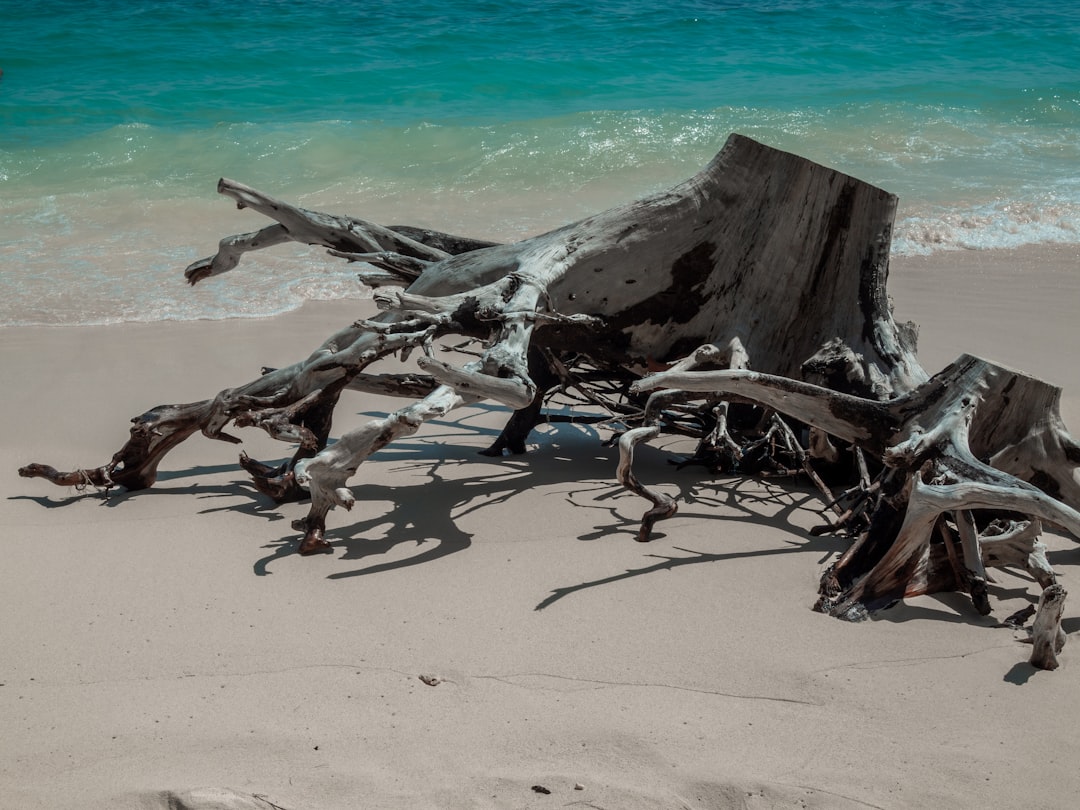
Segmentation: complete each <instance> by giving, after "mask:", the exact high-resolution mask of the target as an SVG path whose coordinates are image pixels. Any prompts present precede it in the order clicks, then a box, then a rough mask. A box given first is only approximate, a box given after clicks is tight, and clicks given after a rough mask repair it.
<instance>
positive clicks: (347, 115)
mask: <svg viewBox="0 0 1080 810" xmlns="http://www.w3.org/2000/svg"><path fill="white" fill-rule="evenodd" d="M0 20H2V22H0V70H2V71H3V74H2V76H0V325H19V324H92V323H93V324H96V323H114V322H120V321H153V320H160V319H197V318H227V317H241V316H260V315H267V314H271V313H275V312H280V311H283V310H287V309H292V308H295V307H297V306H299V305H300V303H302V302H303V301H304V300H306V299H313V298H339V297H360V296H362V295H364V294H365V293H364V292H363V290H362V289H360V288H359V286H358V285H357V283H356V282H355V280H354V275H353V272H352V269H351V268H349V267H348V266H347V265H345V264H344V263H341V262H338V261H334V260H330V259H329V258H328V257H326V256H325V255H324V254H323V253H322V252H321V251H317V250H314V249H301V248H299V247H293V246H285V247H281V248H276V249H274V250H273V251H272V252H271V251H268V252H267V253H266V254H265V255H262V256H258V257H253V258H252V259H251V260H250V261H248V262H247V263H246V264H245V265H242V268H241V269H238V270H236V271H234V272H233V273H230V274H228V275H226V276H223V277H221V278H219V279H214V280H212V281H211V282H210V283H207V284H205V285H200V286H199V287H197V288H195V289H191V288H188V287H187V286H186V285H185V284H184V281H183V276H182V271H183V269H184V267H185V266H186V265H187V264H188V263H189V262H191V261H193V260H195V259H197V258H200V257H202V256H206V255H209V254H211V253H213V252H214V250H215V249H216V244H217V240H218V239H219V238H220V237H222V236H224V235H227V234H232V233H239V232H245V231H251V230H255V229H257V228H259V227H262V226H263V225H264V224H266V221H265V220H263V219H261V218H260V217H259V216H258V215H256V214H253V213H251V212H247V211H237V210H235V208H234V207H233V206H232V205H231V204H230V202H229V201H227V200H225V199H224V198H220V197H218V196H217V194H216V193H215V184H216V181H217V179H218V177H220V176H227V177H231V178H234V179H236V180H240V181H242V182H245V183H247V184H249V185H253V186H255V187H257V188H260V189H262V190H264V191H266V192H268V193H271V194H273V195H275V196H279V197H282V198H285V199H288V200H290V201H294V202H298V203H299V204H301V205H304V206H306V207H309V208H317V209H319V208H321V209H324V210H328V211H332V212H338V213H349V214H354V215H356V216H361V217H364V218H367V219H371V220H374V221H377V222H383V223H386V224H395V223H410V224H422V225H429V226H433V227H437V228H441V229H444V230H450V231H458V232H463V233H467V234H470V235H474V236H482V237H487V238H495V239H516V238H521V237H524V236H527V235H530V234H533V233H537V232H540V231H543V230H546V229H549V228H552V227H555V226H557V225H560V224H563V223H564V222H567V221H570V220H573V219H576V218H579V217H581V216H583V215H585V214H588V213H592V212H594V211H597V210H600V209H603V208H606V207H609V206H611V205H614V204H617V203H620V202H624V201H627V200H629V199H632V198H634V197H637V196H640V195H642V194H646V193H649V192H652V191H655V190H658V189H661V188H663V187H666V186H669V185H672V184H674V183H676V182H678V181H680V180H682V179H684V178H686V177H688V176H690V175H691V174H693V173H694V172H696V171H697V170H698V169H699V168H701V167H702V166H703V165H704V164H705V163H706V162H708V160H709V159H710V158H711V157H712V156H713V155H714V154H715V153H716V152H717V151H718V150H719V149H720V147H721V146H722V145H723V143H724V140H725V139H726V137H727V135H728V134H729V133H730V132H733V131H737V132H741V133H744V134H746V135H749V136H751V137H754V138H757V139H759V140H762V141H764V142H766V143H769V144H771V145H773V146H777V147H779V148H782V149H787V150H790V151H794V152H798V153H800V154H802V155H805V156H807V157H809V158H811V159H813V160H816V161H819V162H821V163H825V164H827V165H830V166H833V167H836V168H838V169H841V170H842V171H845V172H848V173H850V174H854V175H856V176H858V177H860V178H862V179H864V180H867V181H869V182H872V183H875V184H877V185H880V186H883V187H884V188H886V189H888V190H890V191H892V192H894V193H896V194H898V195H900V198H901V208H900V213H899V219H898V230H897V238H896V241H895V244H894V251H895V252H898V253H925V252H932V251H941V250H956V249H986V248H994V247H1010V246H1015V245H1021V244H1027V243H1040V242H1068V243H1080V5H1077V4H1075V3H1069V2H1063V0H1029V1H1028V2H1025V3H1019V2H1016V0H1012V2H1006V0H981V2H977V3H976V2H963V1H962V0H954V2H926V1H923V0H903V1H897V0H861V1H860V2H848V1H847V0H778V1H777V2H768V1H767V0H761V2H749V1H745V2H740V1H739V0H728V1H727V2H721V1H719V0H712V1H706V0H690V1H689V2H679V3H675V4H659V3H656V2H655V0H650V2H643V1H642V0H534V2H531V3H529V4H520V5H517V4H509V3H494V2H484V1H480V2H477V0H471V1H470V2H461V0H410V2H378V1H377V0H366V1H365V2H350V0H335V2H328V1H327V2H321V1H317V0H291V1H290V2H284V1H283V0H282V1H278V0H245V2H210V0H186V2H175V1H174V0H157V2H120V1H119V0H118V1H117V2H95V1H94V0H35V2H25V0H20V1H19V2H14V1H13V0H0ZM1078 272H1080V268H1078Z"/></svg>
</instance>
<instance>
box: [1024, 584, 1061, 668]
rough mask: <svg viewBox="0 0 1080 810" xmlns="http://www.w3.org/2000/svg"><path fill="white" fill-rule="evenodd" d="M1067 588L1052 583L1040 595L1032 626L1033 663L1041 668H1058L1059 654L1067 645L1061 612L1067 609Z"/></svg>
mask: <svg viewBox="0 0 1080 810" xmlns="http://www.w3.org/2000/svg"><path fill="white" fill-rule="evenodd" d="M1065 596H1066V593H1065V589H1064V588H1062V587H1061V586H1060V585H1051V586H1050V587H1048V588H1047V589H1046V590H1044V591H1043V592H1042V596H1040V597H1039V608H1038V610H1037V611H1036V613H1035V622H1034V623H1033V624H1032V626H1031V643H1032V645H1033V649H1032V651H1031V664H1032V666H1035V667H1038V668H1039V669H1050V670H1054V669H1057V668H1058V660H1057V654H1058V653H1059V652H1061V650H1062V648H1064V646H1065V631H1064V630H1062V629H1061V614H1062V612H1063V611H1064V610H1065Z"/></svg>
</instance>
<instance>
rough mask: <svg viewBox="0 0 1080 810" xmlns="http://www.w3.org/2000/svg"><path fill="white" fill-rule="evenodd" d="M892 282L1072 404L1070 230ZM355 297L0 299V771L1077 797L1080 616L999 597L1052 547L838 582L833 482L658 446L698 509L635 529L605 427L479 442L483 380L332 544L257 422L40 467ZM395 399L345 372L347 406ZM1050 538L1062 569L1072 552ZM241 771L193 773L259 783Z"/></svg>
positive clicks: (372, 793)
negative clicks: (240, 449)
mask: <svg viewBox="0 0 1080 810" xmlns="http://www.w3.org/2000/svg"><path fill="white" fill-rule="evenodd" d="M890 290H891V292H892V295H893V298H894V299H895V302H896V315H897V317H898V318H899V319H912V320H915V321H917V322H920V323H921V325H922V339H921V341H920V344H921V349H920V357H921V358H922V360H923V364H924V365H925V367H926V368H927V369H928V370H930V371H936V370H938V369H939V368H940V367H942V366H943V365H945V364H946V363H947V362H948V361H949V360H952V359H953V358H955V357H956V356H958V355H959V354H960V353H962V352H969V353H973V354H979V355H982V356H985V357H988V358H990V359H994V360H998V361H1001V362H1003V363H1005V364H1007V365H1012V366H1017V367H1020V368H1023V369H1024V370H1026V371H1028V372H1030V373H1032V374H1035V375H1037V376H1041V377H1044V378H1046V379H1048V380H1049V381H1052V382H1054V383H1056V384H1059V385H1061V386H1062V387H1063V388H1064V390H1065V395H1064V400H1063V407H1062V410H1063V414H1064V416H1065V418H1066V421H1067V422H1070V423H1071V424H1073V425H1074V426H1076V429H1077V430H1078V431H1080V370H1078V369H1077V366H1076V363H1075V359H1074V357H1073V355H1072V348H1073V346H1074V345H1075V343H1076V339H1077V337H1078V327H1077V324H1076V321H1075V320H1074V318H1073V310H1074V308H1075V306H1076V304H1077V302H1078V301H1080V296H1078V293H1080V259H1078V251H1077V249H1076V248H1067V249H1066V248H1061V249H1049V248H1040V249H1037V250H1036V249H1031V250H1025V251H1020V252H1015V253H980V254H975V253H956V254H944V255H939V256H936V257H933V258H931V259H925V260H924V259H907V260H897V261H894V264H893V278H892V281H891V283H890ZM356 307H357V305H356V304H355V303H349V304H340V303H338V304H324V305H318V306H309V307H307V308H305V309H304V310H303V311H301V312H298V313H295V314H292V315H288V316H284V317H280V318H276V319H273V320H263V321H233V322H217V323H215V322H204V323H186V324H155V325H150V326H125V327H104V328H97V327H95V328H72V329H62V328H61V329H6V330H2V331H0V363H2V365H0V368H2V370H3V372H4V376H5V379H6V380H7V384H6V385H5V386H4V389H3V394H2V397H0V419H2V420H3V421H2V423H3V424H4V426H5V430H4V433H5V438H4V442H3V445H4V451H3V456H2V457H3V466H4V467H6V468H7V470H8V477H7V479H6V480H7V482H8V484H7V492H8V495H7V497H6V498H5V499H3V500H2V501H0V510H2V514H0V523H2V525H3V526H4V527H5V531H4V541H5V542H4V552H5V555H4V560H3V564H2V565H0V606H2V609H3V613H2V616H3V620H2V622H0V729H2V730H3V733H2V734H0V807H2V808H12V810H16V809H17V810H34V809H36V808H42V809H45V808H47V809H48V810H64V809H65V808H104V807H108V808H128V807H147V808H161V807H165V806H169V805H168V804H167V802H168V801H169V799H168V797H166V796H164V795H163V794H162V792H163V791H174V792H176V793H178V794H179V793H182V792H184V791H189V790H191V789H194V788H200V787H203V788H214V789H221V788H229V789H231V790H234V791H237V792H238V793H239V794H248V795H250V794H258V795H262V796H265V797H266V799H267V800H268V801H269V802H272V803H273V805H274V806H279V807H282V808H286V809H287V810H339V809H340V810H346V808H348V809H349V810H353V809H354V808H410V809H415V808H440V810H441V809H444V808H449V809H451V810H452V809H453V808H487V807H497V808H530V807H537V808H549V807H567V806H574V807H593V808H604V809H605V810H634V809H635V808H728V807H748V808H766V807H782V808H788V807H791V808H806V807H819V808H861V807H878V808H926V807H949V808H964V807H972V808H975V807H978V808H986V807H1018V806H1025V807H1033V808H1057V807H1060V808H1072V807H1074V806H1075V802H1076V797H1077V796H1078V795H1080V772H1078V769H1077V767H1076V753H1077V739H1078V737H1077V728H1078V726H1080V701H1078V699H1077V696H1078V692H1077V690H1078V685H1077V672H1078V671H1080V664H1078V660H1080V646H1078V647H1077V649H1073V647H1072V646H1071V645H1070V646H1067V647H1066V648H1065V651H1064V653H1063V654H1062V656H1061V660H1062V667H1061V668H1060V669H1059V670H1057V671H1056V672H1053V673H1045V672H1036V671H1035V670H1033V669H1032V668H1031V667H1030V666H1029V665H1028V664H1027V663H1026V661H1027V657H1028V655H1029V654H1030V648H1029V647H1027V646H1025V645H1021V644H1020V643H1018V641H1017V640H1016V639H1017V638H1018V637H1019V634H1017V633H1014V632H1012V631H1010V630H1006V629H1001V628H996V627H993V624H994V623H995V621H997V620H1000V619H1001V618H1003V617H1004V616H1007V615H1008V614H1009V613H1012V612H1013V611H1014V610H1016V609H1018V608H1020V607H1022V606H1024V605H1025V604H1027V603H1029V602H1030V601H1032V600H1033V599H1034V598H1035V596H1036V593H1037V591H1036V587H1035V586H1034V583H1033V582H1031V581H1030V580H1029V579H1027V578H1024V577H1018V576H1017V577H1014V576H1011V575H1005V576H1003V577H1001V581H1000V583H999V584H998V585H997V586H994V587H992V590H991V600H992V604H993V607H994V617H991V618H988V619H981V618H979V617H977V616H975V615H974V614H973V611H972V610H971V608H970V604H969V603H968V601H967V599H966V598H964V597H960V596H945V597H940V598H935V597H926V598H921V599H917V600H913V601H911V602H910V603H908V604H906V605H903V606H900V607H897V608H895V609H893V610H890V611H886V612H885V613H883V614H881V616H880V618H879V620H878V621H874V622H869V623H864V624H861V625H851V624H846V623H843V622H841V621H837V620H835V619H831V618H827V617H825V616H822V615H819V614H816V613H814V612H812V611H811V610H810V607H811V605H812V604H813V602H814V598H815V595H816V587H817V579H818V574H819V571H820V569H821V567H822V566H823V565H824V564H825V563H827V562H828V561H829V560H830V559H831V558H832V555H834V554H835V553H836V552H837V551H838V550H840V549H842V547H843V541H841V540H838V539H835V538H827V537H826V538H813V537H810V536H809V535H808V534H807V531H806V530H807V528H808V527H810V526H812V525H815V524H816V523H817V522H819V521H818V516H817V509H818V508H819V505H820V504H819V500H818V498H817V497H816V495H815V494H814V493H813V492H812V491H810V490H809V489H805V488H796V489H785V488H783V487H781V486H779V485H776V484H767V483H762V482H758V481H748V480H738V479H731V480H708V479H705V478H703V477H702V476H701V475H700V473H698V472H692V471H688V470H687V471H682V472H680V471H676V470H675V469H674V468H672V467H670V466H668V465H667V464H666V461H665V455H664V453H662V452H660V451H655V452H645V453H642V454H641V457H640V461H639V466H638V472H639V475H640V476H641V477H642V478H643V479H645V480H648V481H651V482H658V483H660V484H661V485H663V486H664V487H666V489H667V491H669V492H673V493H678V494H679V495H680V498H681V510H680V513H679V515H678V516H677V517H676V518H674V519H672V520H670V521H668V522H666V523H664V524H661V525H660V526H659V527H658V529H659V534H660V535H661V536H660V537H659V538H658V539H657V540H655V541H654V542H653V543H651V544H649V545H640V544H638V543H635V542H634V541H633V536H634V531H635V529H636V522H637V519H638V517H639V516H640V514H641V512H642V511H643V509H644V505H643V502H641V501H640V500H639V499H637V498H635V497H634V496H631V495H628V494H624V493H623V492H622V491H621V490H620V488H619V487H618V486H617V485H616V484H615V483H614V480H613V474H614V466H615V463H614V455H613V452H612V451H611V450H610V449H605V448H603V447H601V446H600V445H599V442H598V438H597V435H596V434H595V433H593V432H592V431H590V430H587V429H582V428H574V427H569V426H564V427H558V428H548V429H543V430H540V431H538V433H537V434H536V435H535V436H534V444H535V449H534V450H533V451H532V452H531V453H530V454H528V455H527V456H525V457H520V458H512V459H506V460H502V461H493V460H491V459H486V458H481V457H478V456H476V454H475V451H476V450H477V449H479V448H481V447H483V446H485V445H486V444H487V443H488V442H490V440H491V438H492V436H493V435H494V432H495V431H497V429H498V428H499V427H500V426H501V420H502V419H503V418H504V416H505V413H504V412H502V411H500V410H498V409H495V408H489V407H484V408H474V409H469V410H463V411H461V412H457V413H453V414H451V415H450V416H449V417H448V418H447V419H445V420H443V421H439V422H436V423H434V424H431V425H428V426H427V427H426V428H425V429H423V430H422V431H421V432H420V433H419V434H417V435H416V436H414V437H412V438H410V439H407V440H404V441H401V442H399V443H398V444H396V445H393V446H392V447H391V448H389V449H387V450H386V451H383V452H382V453H380V454H378V456H376V457H375V458H374V459H372V460H371V461H370V462H369V463H367V464H365V465H364V466H363V467H362V468H361V471H360V473H359V474H358V475H357V477H356V478H355V479H354V480H353V482H352V483H353V487H354V491H355V492H356V495H357V497H358V504H357V507H356V508H355V509H354V510H353V511H352V512H351V513H346V512H342V511H340V510H338V511H335V512H333V513H331V516H330V520H329V524H330V529H329V532H328V538H329V539H330V540H331V541H332V542H333V543H334V546H335V548H334V553H333V554H332V555H323V556H319V557H315V558H300V557H298V556H296V555H295V554H293V553H292V549H293V548H294V543H295V540H296V533H295V532H294V531H293V530H292V529H290V527H289V521H290V520H292V519H293V518H295V517H298V516H301V515H303V514H304V513H305V512H306V506H304V505H299V504H292V505H286V506H283V507H274V506H272V505H270V504H269V503H268V502H267V501H266V500H265V499H263V498H262V497H260V496H258V495H257V494H256V493H254V491H253V490H252V489H251V488H250V487H248V486H247V485H246V484H245V483H244V477H243V475H242V474H241V473H240V471H239V470H238V468H237V467H236V465H235V458H236V452H237V448H236V447H234V446H232V445H227V444H224V443H218V442H210V441H207V440H206V439H203V438H202V437H195V438H193V439H191V440H190V441H189V442H187V443H186V444H185V445H183V446H181V447H180V448H179V449H178V450H176V451H175V452H174V453H173V454H172V455H171V456H170V457H169V458H168V459H167V460H166V461H165V463H164V464H163V465H162V470H163V471H164V474H163V475H162V477H161V480H160V481H159V483H158V485H157V486H156V487H154V488H153V489H152V490H150V491H147V492H141V493H134V494H124V493H117V494H115V495H114V496H113V497H111V498H109V499H108V500H102V499H101V498H100V497H97V496H95V495H93V494H89V495H81V496H80V495H78V494H77V493H75V492H72V491H67V490H62V489H57V488H55V487H52V486H51V485H49V484H47V483H45V482H43V481H39V480H34V481H30V480H24V479H20V478H18V477H16V475H15V469H16V467H18V466H20V465H21V464H24V463H27V462H30V461H41V462H46V463H51V464H54V465H55V466H59V467H68V468H69V467H75V466H91V465H98V464H102V463H104V462H106V461H107V460H108V458H109V456H110V455H111V454H112V452H114V451H115V450H116V449H118V448H119V447H120V446H121V444H122V443H123V441H124V440H125V438H126V435H127V420H128V419H129V418H130V417H131V416H134V415H136V414H139V413H141V412H142V411H144V410H146V409H148V408H149V407H151V406H153V405H155V404H159V403H163V402H171V401H176V402H179V401H190V400H195V399H201V398H203V397H204V396H209V395H211V394H213V393H215V392H216V391H218V390H219V389H221V388H224V387H226V386H231V385H235V384H238V383H240V382H243V381H245V380H247V379H249V378H250V377H252V376H253V375H254V374H256V373H257V372H258V368H259V367H260V366H261V365H280V364H282V363H285V362H289V361H291V360H294V359H296V358H298V357H300V356H303V355H304V354H306V353H307V350H308V349H310V348H311V347H313V346H314V345H316V344H317V343H318V342H319V341H320V340H321V339H322V338H323V337H324V336H325V335H326V334H328V333H329V332H330V331H331V330H332V329H333V328H334V327H335V326H337V325H340V324H342V323H346V322H347V321H348V320H350V319H352V318H353V317H355V316H356V315H357V314H358V311H357V309H356ZM386 406H387V401H385V400H383V401H380V400H378V399H364V398H362V397H360V396H359V395H349V396H348V398H347V399H346V400H344V401H343V403H342V406H341V408H340V409H339V413H340V417H339V418H338V423H337V425H336V427H335V434H340V432H341V431H342V430H344V429H346V428H347V427H349V426H351V425H354V424H357V423H359V422H360V421H362V420H363V419H364V418H365V417H364V414H365V413H371V412H374V411H379V410H383V409H385V408H386ZM243 436H244V438H245V445H244V447H245V448H246V449H247V450H248V452H249V453H250V454H251V455H252V456H254V457H256V458H264V459H267V460H273V459H277V458H280V457H281V456H282V455H283V454H284V453H283V448H282V446H281V445H277V444H276V443H274V442H271V441H270V440H269V439H267V438H266V437H265V436H263V435H262V434H260V433H257V432H255V431H250V430H248V431H243ZM1048 540H1049V542H1050V543H1051V545H1052V548H1053V549H1054V551H1053V553H1052V556H1051V560H1052V562H1053V563H1054V565H1055V566H1056V568H1057V569H1058V571H1059V573H1061V575H1062V582H1063V584H1065V586H1066V587H1067V588H1070V589H1071V586H1070V584H1069V583H1070V582H1071V581H1072V579H1073V577H1075V572H1076V571H1077V566H1078V564H1080V553H1078V551H1077V547H1076V546H1075V544H1074V543H1073V542H1072V541H1069V540H1066V539H1064V538H1060V537H1053V536H1051V537H1049V538H1048ZM1078 604H1080V603H1077V602H1072V603H1069V604H1067V607H1066V616H1067V617H1068V618H1067V619H1066V622H1065V627H1066V629H1067V630H1069V631H1075V630H1076V629H1077V627H1078V626H1080V625H1078V622H1077V619H1076V618H1074V617H1075V616H1076V615H1078V613H1080V607H1077V605H1078ZM1073 643H1074V644H1075V643H1076V642H1073ZM420 675H434V676H437V677H439V678H441V679H442V682H441V683H439V684H438V685H436V686H428V685H426V684H425V683H423V682H422V681H421V680H420V679H419V677H418V676H420ZM575 783H580V784H581V785H582V786H584V790H575V789H574V786H575ZM533 785H543V786H545V787H546V788H547V789H549V790H550V791H551V793H550V794H548V795H544V794H539V793H536V792H534V791H533V790H532V789H531V788H532V786H533ZM214 795H217V796H218V797H219V798H220V799H221V801H219V803H218V804H217V805H214V804H213V803H212V802H211V800H210V798H209V797H213V796H214ZM225 795H226V794H215V793H214V792H213V791H211V792H204V793H202V794H199V795H198V796H196V798H194V799H191V797H188V799H190V802H189V805H190V806H198V807H200V808H209V807H213V806H219V807H225V806H228V807H236V808H239V807H241V806H244V805H243V804H242V803H240V802H239V801H238V800H237V799H236V798H235V796H234V797H233V798H232V799H229V798H228V797H227V796H226V798H221V797H222V796H225ZM188 799H185V800H183V801H188ZM171 800H172V801H173V802H174V803H173V805H172V806H174V807H181V806H184V804H183V802H182V801H181V799H179V798H177V797H176V796H174V797H173V798H172V799H171ZM246 806H250V807H264V808H265V807H270V806H271V805H270V804H267V803H265V802H258V801H255V800H250V801H249V804H248V805H246Z"/></svg>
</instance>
